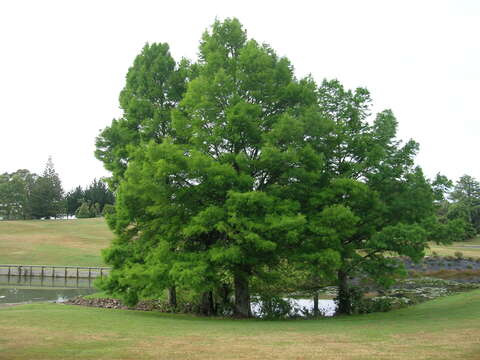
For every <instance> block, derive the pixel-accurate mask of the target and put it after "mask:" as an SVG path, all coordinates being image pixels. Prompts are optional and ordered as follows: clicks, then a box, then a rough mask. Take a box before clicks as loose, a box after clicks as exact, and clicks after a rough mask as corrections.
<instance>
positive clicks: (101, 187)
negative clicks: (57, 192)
mask: <svg viewBox="0 0 480 360" xmlns="http://www.w3.org/2000/svg"><path fill="white" fill-rule="evenodd" d="M114 202H115V196H114V194H113V192H112V191H110V189H109V188H108V186H107V184H106V183H105V182H104V181H102V180H97V179H93V181H92V183H91V184H90V185H89V186H88V187H87V188H86V189H85V190H83V189H82V187H81V186H77V187H76V188H75V189H74V190H72V191H70V192H68V193H67V194H66V195H65V205H66V211H67V215H75V216H76V217H80V218H87V217H96V216H100V215H102V214H103V209H104V207H105V205H112V204H114ZM80 210H81V211H80Z"/></svg>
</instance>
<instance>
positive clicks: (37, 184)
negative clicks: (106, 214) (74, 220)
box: [0, 158, 115, 220]
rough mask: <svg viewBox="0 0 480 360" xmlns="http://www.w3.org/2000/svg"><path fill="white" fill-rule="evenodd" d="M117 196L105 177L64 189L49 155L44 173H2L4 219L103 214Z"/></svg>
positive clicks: (0, 211)
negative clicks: (83, 186)
mask: <svg viewBox="0 0 480 360" xmlns="http://www.w3.org/2000/svg"><path fill="white" fill-rule="evenodd" d="M114 200H115V197H114V195H113V193H112V192H111V191H110V190H109V189H108V187H107V185H106V184H105V183H104V182H103V181H102V180H97V179H94V180H93V182H92V183H91V184H90V185H89V186H88V187H87V188H86V189H85V190H83V189H82V188H81V187H80V186H78V187H77V188H76V189H75V190H73V191H70V192H68V193H66V194H65V193H64V191H63V188H62V184H61V181H60V177H59V175H58V174H57V173H56V171H55V169H54V165H53V162H52V159H51V158H49V159H48V161H47V164H46V166H45V169H44V171H43V173H42V175H37V174H35V173H32V172H30V171H29V170H26V169H21V170H17V171H15V172H13V173H4V174H1V175H0V217H1V218H3V219H4V220H18V219H24V220H25V219H41V218H57V217H62V216H65V215H67V216H72V215H78V216H77V217H94V216H100V215H101V214H102V213H103V211H104V209H105V206H106V205H112V204H113V203H114Z"/></svg>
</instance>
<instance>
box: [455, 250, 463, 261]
mask: <svg viewBox="0 0 480 360" xmlns="http://www.w3.org/2000/svg"><path fill="white" fill-rule="evenodd" d="M453 255H455V258H457V259H458V260H460V259H463V253H462V252H461V251H455V253H454V254H453Z"/></svg>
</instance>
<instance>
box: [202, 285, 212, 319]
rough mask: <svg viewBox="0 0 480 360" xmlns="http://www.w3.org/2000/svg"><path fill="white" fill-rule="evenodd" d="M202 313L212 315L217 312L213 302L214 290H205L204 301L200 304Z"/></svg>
mask: <svg viewBox="0 0 480 360" xmlns="http://www.w3.org/2000/svg"><path fill="white" fill-rule="evenodd" d="M200 313H201V314H202V315H205V316H212V315H213V314H215V306H214V303H213V292H212V291H205V292H204V293H203V294H202V302H201V304H200Z"/></svg>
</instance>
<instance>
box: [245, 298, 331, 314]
mask: <svg viewBox="0 0 480 360" xmlns="http://www.w3.org/2000/svg"><path fill="white" fill-rule="evenodd" d="M283 300H285V301H287V302H288V303H290V306H291V308H292V311H291V312H290V316H295V315H296V316H302V311H308V313H310V314H311V313H313V300H312V299H296V298H283ZM260 307H261V302H259V301H255V299H253V301H252V307H251V309H252V314H253V315H255V316H259V314H260ZM318 308H319V310H320V313H321V314H322V315H323V316H333V315H335V311H336V310H337V304H335V301H334V300H331V299H319V300H318Z"/></svg>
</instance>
